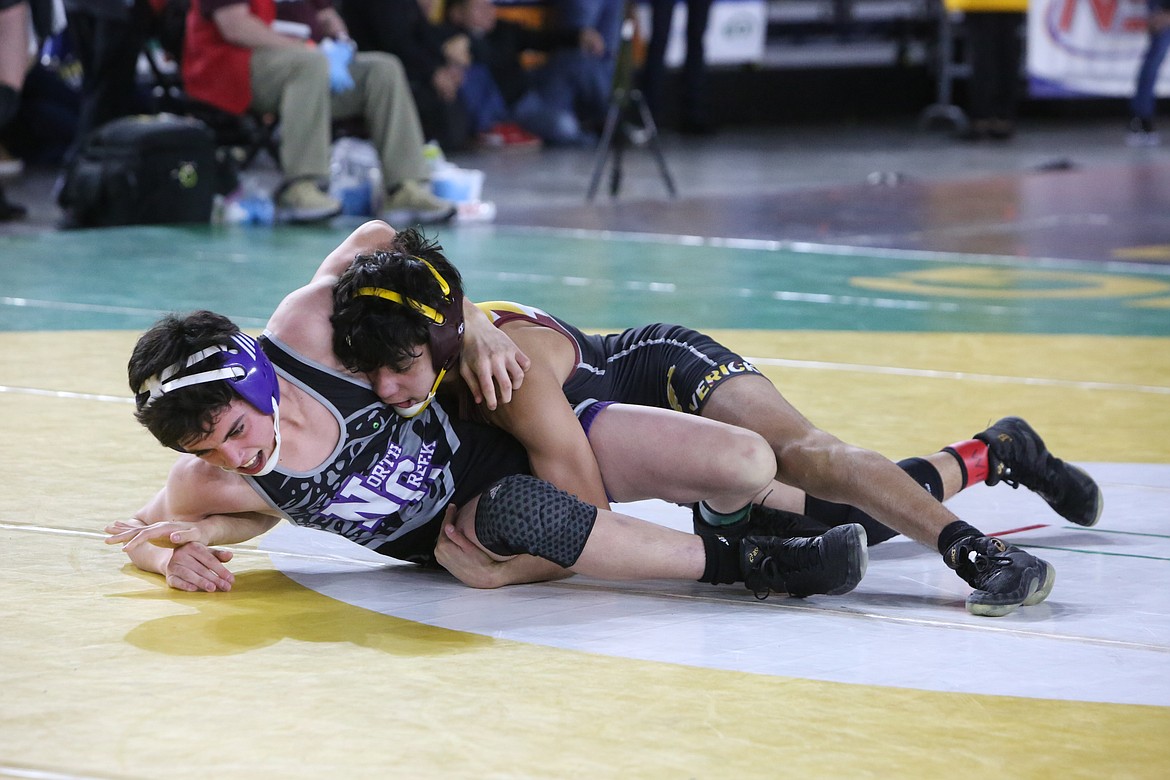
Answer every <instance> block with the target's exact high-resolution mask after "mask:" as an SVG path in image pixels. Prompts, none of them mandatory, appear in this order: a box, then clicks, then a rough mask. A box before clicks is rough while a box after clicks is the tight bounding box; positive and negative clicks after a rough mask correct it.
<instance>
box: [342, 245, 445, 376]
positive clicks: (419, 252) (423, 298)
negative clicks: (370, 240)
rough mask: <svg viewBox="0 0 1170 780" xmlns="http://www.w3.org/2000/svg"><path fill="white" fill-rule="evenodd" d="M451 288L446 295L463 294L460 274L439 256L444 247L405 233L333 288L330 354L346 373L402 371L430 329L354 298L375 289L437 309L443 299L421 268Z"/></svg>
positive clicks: (387, 304) (403, 313) (386, 305)
mask: <svg viewBox="0 0 1170 780" xmlns="http://www.w3.org/2000/svg"><path fill="white" fill-rule="evenodd" d="M424 260H425V261H426V263H430V264H431V266H432V267H433V268H434V269H435V270H436V271H437V272H438V273H439V274H440V275H441V276H442V277H443V278H444V279H445V280H446V281H447V284H448V285H450V288H451V289H450V295H455V294H459V295H462V292H463V279H462V277H461V276H460V275H459V271H457V270H456V269H455V266H453V265H451V263H450V261H449V260H447V258H446V257H445V256H444V255H443V247H442V246H440V245H439V244H438V243H437V242H436V241H434V240H432V239H428V238H426V237H425V236H423V235H422V233H420V232H419V231H417V230H415V229H413V228H412V229H409V230H404V231H402V232H401V233H399V234H397V235H396V236H395V237H394V240H393V241H392V242H391V245H390V246H389V247H388V248H386V249H384V250H376V251H374V252H370V253H367V254H360V255H358V256H357V257H355V258H354V261H353V264H352V265H350V267H349V268H347V269H346V270H345V272H344V273H343V274H342V275H341V277H340V278H339V279H338V280H337V284H336V285H334V287H333V314H332V315H331V316H330V318H329V321H330V322H331V323H332V324H333V353H334V354H335V355H337V358H338V359H339V360H340V361H341V363H342V364H343V365H344V366H345V367H346V368H347V369H349V370H350V371H354V372H357V373H370V372H372V371H375V370H376V369H378V368H381V367H382V366H388V367H390V368H391V369H393V370H395V371H404V370H406V368H408V367H409V366H410V363H411V361H413V360H415V359H416V358H418V356H419V355H420V354H421V353H420V350H419V347H421V346H422V345H423V344H426V343H427V340H428V338H429V334H428V328H429V326H430V324H431V322H430V320H428V319H427V318H426V317H425V316H423V314H421V313H420V312H418V311H417V310H415V309H414V308H412V307H410V306H404V305H401V304H398V303H395V302H393V301H388V300H385V299H382V298H377V297H374V296H368V295H363V296H356V293H357V291H358V290H360V289H362V288H363V287H380V288H382V289H386V290H393V291H394V292H396V293H398V294H400V295H402V296H403V297H404V298H408V299H410V300H412V301H417V302H418V303H421V304H423V305H425V306H430V307H432V308H435V309H439V308H441V307H442V305H443V301H444V299H445V298H447V297H449V296H448V295H445V294H444V293H443V290H442V288H441V287H440V285H439V282H438V280H437V279H435V276H434V274H432V273H431V270H430V269H429V268H427V266H426V263H424V262H423V261H424Z"/></svg>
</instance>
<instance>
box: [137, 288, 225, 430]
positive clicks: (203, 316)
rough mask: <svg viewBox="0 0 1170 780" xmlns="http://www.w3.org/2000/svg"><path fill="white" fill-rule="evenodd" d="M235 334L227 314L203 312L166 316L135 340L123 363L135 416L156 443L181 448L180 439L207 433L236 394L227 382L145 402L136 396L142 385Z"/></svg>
mask: <svg viewBox="0 0 1170 780" xmlns="http://www.w3.org/2000/svg"><path fill="white" fill-rule="evenodd" d="M239 332H240V329H239V327H238V326H237V325H236V324H235V323H234V322H232V321H231V320H229V319H228V318H227V317H224V316H223V315H221V314H216V313H215V312H210V311H205V310H204V311H196V312H193V313H191V314H188V315H186V316H184V317H180V316H179V315H177V314H168V315H167V316H165V317H163V318H162V319H161V320H159V321H158V322H157V323H156V324H155V325H154V327H152V328H151V329H150V330H148V331H146V333H143V334H142V336H140V337H139V338H138V342H137V343H136V344H135V345H134V351H133V352H132V353H131V354H130V361H129V363H128V364H127V366H126V373H127V378H128V379H129V381H130V391H131V392H132V393H134V394H135V396H136V397H137V405H138V408H137V410H136V411H135V412H134V417H135V418H136V419H137V420H138V422H140V423H142V424H143V425H144V426H146V429H147V430H149V431H150V432H151V434H152V435H153V436H154V438H156V439H158V441H159V443H160V444H162V445H163V446H165V447H170V448H171V449H176V450H180V451H182V450H183V445H182V442H186V441H191V440H192V439H197V438H201V437H203V436H206V435H207V434H208V433H210V432H211V431H212V430H213V429H214V428H215V423H216V421H217V420H218V419H219V416H220V415H221V414H222V413H223V411H224V409H225V407H227V405H228V404H230V403H231V402H232V399H233V398H234V397H235V396H236V393H235V391H234V390H232V388H231V387H230V386H229V384H228V383H227V382H207V383H204V384H198V385H192V386H190V387H184V388H183V389H182V390H181V391H179V392H171V393H167V394H166V395H163V396H162V397H160V398H157V399H155V401H154V402H153V403H151V404H150V405H149V406H147V405H146V404H145V398H144V397H143V396H141V395H140V394H139V391H140V390H141V388H142V385H143V384H144V383H145V382H146V380H148V379H150V378H151V377H153V376H157V375H158V374H159V372H160V371H162V370H164V369H165V368H167V367H168V366H171V365H173V364H175V363H177V362H178V361H180V360H183V359H185V358H186V357H188V356H190V355H193V354H195V353H196V352H198V351H200V350H202V349H205V348H207V347H211V346H215V345H219V344H227V343H229V341H230V339H231V337H232V336H233V335H234V334H236V333H239Z"/></svg>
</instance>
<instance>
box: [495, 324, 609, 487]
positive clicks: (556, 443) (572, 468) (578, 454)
mask: <svg viewBox="0 0 1170 780" xmlns="http://www.w3.org/2000/svg"><path fill="white" fill-rule="evenodd" d="M550 332H551V331H550ZM487 419H488V421H489V422H491V423H492V424H493V425H497V426H499V427H500V428H502V429H503V430H505V431H507V432H508V433H510V434H512V435H513V436H515V437H516V439H517V441H519V442H520V443H521V444H522V445H524V449H525V450H527V452H528V461H529V463H530V464H531V465H532V473H533V474H534V475H535V476H538V477H540V478H541V479H543V480H545V481H546V482H551V483H552V484H553V485H556V486H557V487H558V488H560V489H561V490H564V491H567V492H569V493H572V494H573V495H575V496H577V497H578V498H580V499H582V500H583V501H588V502H589V503H590V504H593V505H594V506H597V507H600V508H602V509H608V508H609V499H608V498H607V497H606V493H605V484H604V483H603V482H602V478H601V469H600V468H599V467H598V465H597V459H596V458H595V457H594V455H593V450H592V449H591V448H590V446H589V439H588V438H587V437H586V435H585V431H584V430H583V429H582V428H581V423H580V421H579V420H578V419H577V416H576V415H575V414H574V413H573V408H572V407H571V406H569V402H568V400H567V399H566V398H565V394H564V391H563V390H562V389H561V381H560V379H559V378H558V377H557V376H555V374H554V373H553V371H552V370H551V369H550V367H549V366H548V365H547V364H546V363H544V362H542V361H541V359H540V358H539V357H537V358H536V360H535V361H534V363H533V365H532V367H531V368H529V370H528V376H527V381H526V382H525V383H524V386H523V387H522V388H520V389H519V390H517V391H516V392H515V393H514V394H513V396H512V401H511V402H510V403H507V404H503V405H501V406H500V407H499V408H497V409H496V410H495V411H493V412H489V413H488V414H487Z"/></svg>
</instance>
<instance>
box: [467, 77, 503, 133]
mask: <svg viewBox="0 0 1170 780" xmlns="http://www.w3.org/2000/svg"><path fill="white" fill-rule="evenodd" d="M459 99H460V100H461V101H462V102H463V106H464V108H466V109H467V119H468V121H469V122H470V123H471V132H472V133H482V132H484V131H485V130H487V129H488V128H490V127H491V126H492V125H494V124H496V123H497V122H504V121H507V119H508V118H509V117H508V107H507V106H506V105H505V104H504V96H503V95H501V94H500V88H499V87H498V86H497V85H496V80H495V79H494V78H492V73H491V71H490V70H488V67H487V65H484V64H482V63H478V62H477V63H475V64H473V65H472V66H471V67H470V68H468V69H467V72H466V73H465V74H464V75H463V84H462V85H461V86H460V87H459Z"/></svg>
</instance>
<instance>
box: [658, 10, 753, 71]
mask: <svg viewBox="0 0 1170 780" xmlns="http://www.w3.org/2000/svg"><path fill="white" fill-rule="evenodd" d="M638 23H639V25H640V27H641V29H642V31H643V32H642V34H643V36H644V37H645V40H646V42H647V43H649V41H650V6H649V5H647V4H645V3H639V4H638ZM686 30H687V6H686V3H684V2H682V0H679V2H677V3H676V4H675V6H674V21H673V22H672V23H671V25H670V42H669V43H667V44H666V64H667V65H668V66H669V67H672V68H676V67H678V66H679V65H681V64H682V61H683V56H684V55H685V54H686V50H687V38H686ZM767 31H768V8H767V4H766V3H765V0H715V2H714V3H713V4H712V5H711V17H710V18H709V19H708V20H707V34H706V35H705V36H703V44H704V48H705V51H706V55H707V58H706V59H707V62H708V63H710V64H712V65H737V64H741V63H745V62H761V61H762V60H763V59H764V38H765V36H766V34H767Z"/></svg>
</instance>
